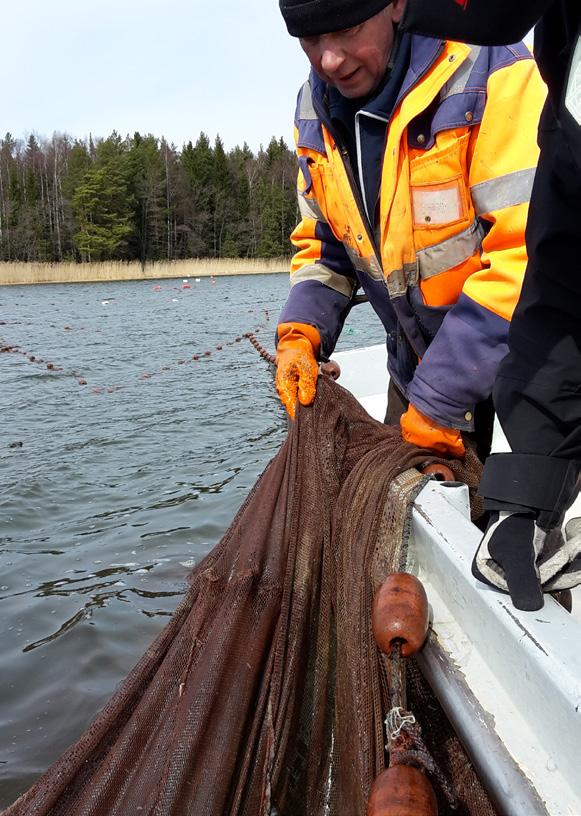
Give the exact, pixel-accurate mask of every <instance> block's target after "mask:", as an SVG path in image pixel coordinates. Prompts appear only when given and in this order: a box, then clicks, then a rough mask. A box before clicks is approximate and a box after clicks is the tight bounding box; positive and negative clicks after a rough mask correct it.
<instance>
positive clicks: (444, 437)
mask: <svg viewBox="0 0 581 816" xmlns="http://www.w3.org/2000/svg"><path fill="white" fill-rule="evenodd" d="M400 425H401V435H402V436H403V438H404V440H405V441H406V442H409V444H410V445H415V446H416V447H418V448H428V449H429V450H433V451H435V452H436V453H441V454H443V455H444V456H451V457H453V458H454V459H462V458H463V457H464V455H465V453H466V449H465V448H464V443H463V442H462V434H461V433H460V431H458V430H456V429H454V428H445V427H444V426H443V425H440V424H439V423H438V422H436V420H435V419H430V417H428V416H426V415H425V414H422V413H421V412H420V411H418V409H417V408H414V406H413V405H411V404H410V406H409V408H408V409H407V411H406V412H405V414H402V417H401V419H400Z"/></svg>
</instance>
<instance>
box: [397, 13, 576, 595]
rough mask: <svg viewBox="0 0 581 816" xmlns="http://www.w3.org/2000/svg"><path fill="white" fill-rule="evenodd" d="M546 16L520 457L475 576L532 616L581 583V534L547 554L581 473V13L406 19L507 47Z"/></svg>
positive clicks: (488, 495) (493, 474) (504, 374)
mask: <svg viewBox="0 0 581 816" xmlns="http://www.w3.org/2000/svg"><path fill="white" fill-rule="evenodd" d="M541 15H543V16H542V20H541V22H540V23H539V25H538V26H537V29H536V32H535V54H536V56H537V59H538V62H539V67H540V70H541V73H542V76H543V78H544V79H545V81H546V83H547V85H548V89H549V95H548V99H547V103H546V106H545V109H544V111H543V115H542V119H541V125H540V128H539V144H540V147H541V158H540V161H539V170H538V173H537V177H536V180H535V186H534V190H533V195H532V201H531V210H530V217H529V223H528V226H527V247H528V252H529V257H530V262H529V267H528V270H527V274H526V278H525V283H524V287H523V292H522V297H521V299H520V301H519V304H518V307H517V309H516V312H515V315H514V319H513V322H512V325H511V329H510V336H509V347H510V354H509V355H508V356H507V357H506V358H505V360H504V361H503V363H502V365H501V366H500V370H499V375H498V378H497V381H496V384H495V387H494V402H495V407H496V410H497V412H498V416H499V419H500V422H501V424H502V427H503V429H504V431H505V433H506V436H507V438H508V441H509V443H510V446H511V449H512V453H507V454H497V455H495V456H492V457H491V458H490V459H489V460H488V461H487V463H486V467H485V469H484V475H483V478H482V482H481V486H480V491H481V493H482V494H483V495H484V497H485V500H486V505H487V507H488V509H489V510H491V511H492V512H493V513H494V515H493V516H492V518H491V523H490V525H489V528H488V530H487V532H486V535H485V537H484V539H483V541H482V543H481V546H480V548H479V551H478V553H477V555H476V558H475V561H474V565H473V572H474V574H475V576H476V577H478V578H480V579H481V580H483V581H486V582H487V583H491V584H493V585H494V586H497V587H499V588H503V589H504V590H508V591H509V592H510V594H511V597H512V600H513V603H514V605H515V606H516V607H518V608H520V609H528V610H537V609H540V608H541V607H542V606H543V594H542V588H541V584H543V587H544V588H545V589H547V590H549V589H563V588H568V587H571V586H574V585H575V584H576V583H578V582H579V580H581V558H580V557H579V554H578V553H579V544H580V541H579V539H580V538H581V536H579V534H578V533H579V532H581V531H579V529H578V525H574V526H573V529H572V530H569V532H571V533H572V535H571V536H569V540H568V541H567V543H566V544H565V545H561V546H560V547H558V548H557V552H556V553H555V554H553V556H552V558H551V557H548V555H549V553H547V549H548V546H547V542H548V541H549V540H550V539H551V538H553V539H554V538H555V535H554V532H555V531H558V530H559V528H560V526H561V524H562V522H563V515H564V512H565V510H566V509H567V508H568V507H569V506H570V505H571V503H572V502H573V500H574V498H575V496H576V495H577V493H578V483H579V474H580V472H581V261H580V260H579V258H580V249H581V217H580V213H581V4H579V2H578V0H529V2H527V3H523V2H522V0H512V2H510V1H509V0H468V2H461V3H460V4H458V2H457V0H430V2H429V3H426V2H424V0H410V6H409V9H408V10H407V19H406V25H407V27H408V28H409V29H412V30H421V31H423V32H426V33H428V34H433V35H440V34H441V33H442V31H446V32H448V33H449V34H450V35H451V36H454V37H458V38H460V39H468V40H469V41H470V42H481V43H482V42H486V43H494V42H495V43H500V42H507V41H509V40H511V39H513V38H515V37H518V36H521V35H522V34H523V33H524V32H526V31H527V30H529V29H530V28H531V26H532V25H533V24H534V23H535V22H536V21H537V20H538V18H539V17H540V16H541ZM549 533H551V535H549ZM575 533H577V535H575Z"/></svg>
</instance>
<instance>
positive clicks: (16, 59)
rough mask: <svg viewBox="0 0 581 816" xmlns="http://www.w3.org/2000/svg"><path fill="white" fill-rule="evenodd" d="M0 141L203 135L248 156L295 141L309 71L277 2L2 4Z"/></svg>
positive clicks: (177, 139) (47, 0) (26, 0)
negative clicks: (276, 142)
mask: <svg viewBox="0 0 581 816" xmlns="http://www.w3.org/2000/svg"><path fill="white" fill-rule="evenodd" d="M2 6H3V8H2V14H1V19H2V34H3V35H2V48H1V50H0V83H1V84H0V87H1V89H2V91H1V101H0V132H1V135H2V136H3V135H4V134H5V133H6V132H7V131H10V132H11V133H12V134H13V136H15V137H18V138H22V137H24V136H26V135H27V134H29V133H31V132H34V133H37V134H39V135H41V136H51V135H52V133H53V132H55V131H57V132H60V133H63V132H64V133H69V134H70V135H72V136H76V137H81V138H82V137H86V136H88V134H89V133H92V134H93V136H107V135H109V134H110V133H111V131H112V130H113V129H115V130H117V131H118V132H119V133H121V135H123V136H124V135H125V134H127V133H129V134H133V133H134V131H140V132H141V133H153V134H154V135H156V136H161V135H164V136H165V137H166V138H167V139H168V141H170V142H174V143H175V144H176V145H178V147H181V145H182V144H183V143H184V142H186V141H188V140H189V139H192V140H193V141H195V139H196V138H197V136H198V135H199V133H200V131H201V130H204V131H206V132H207V133H208V135H209V136H210V137H211V138H212V139H213V138H214V137H215V135H216V133H219V134H220V135H221V136H222V138H223V140H224V142H225V144H226V147H228V148H229V147H233V146H234V145H236V144H242V142H244V141H247V142H248V144H249V145H250V147H251V148H252V149H253V150H256V149H257V148H258V147H259V145H260V144H261V143H264V144H267V143H268V141H269V139H270V137H271V136H277V137H279V136H283V137H284V138H285V140H286V141H287V142H289V143H290V142H291V140H292V120H293V114H294V106H295V100H296V94H297V91H298V89H299V87H300V85H301V83H302V82H303V81H304V79H305V78H306V75H307V69H308V65H307V62H306V58H305V56H304V55H303V53H302V51H301V50H300V46H299V44H298V42H297V41H296V40H293V39H292V38H291V37H289V36H288V34H287V32H286V28H285V26H284V22H283V20H282V18H281V16H280V13H279V10H278V0H155V2H154V0H92V1H91V2H88V0H17V2H15V3H9V2H8V0H3V1H2Z"/></svg>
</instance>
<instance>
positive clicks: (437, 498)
mask: <svg viewBox="0 0 581 816" xmlns="http://www.w3.org/2000/svg"><path fill="white" fill-rule="evenodd" d="M333 359H335V360H336V361H337V362H338V363H339V365H340V366H341V370H342V374H341V378H340V380H339V382H340V383H341V385H343V386H344V387H345V388H347V389H348V390H349V391H351V392H352V393H353V394H354V395H355V396H356V397H357V398H358V399H359V401H360V402H361V403H362V405H363V406H364V407H365V408H366V410H367V411H368V412H369V414H370V415H371V416H373V417H374V418H375V419H378V420H380V421H381V420H383V417H384V416H385V409H386V404H387V384H388V377H387V370H386V350H385V347H384V346H371V347H368V348H364V349H357V350H354V351H349V352H343V353H340V354H336V355H335V356H334V358H333ZM494 448H495V450H497V451H498V450H503V449H507V445H506V440H505V439H504V436H503V434H502V430H501V429H500V428H499V427H497V428H496V429H495V440H494ZM571 514H572V515H581V512H580V510H579V508H578V507H577V508H576V507H575V506H574V508H572V512H571ZM480 537H481V533H480V531H479V530H478V529H477V528H476V527H475V526H474V525H473V524H472V523H471V522H470V519H469V508H468V497H467V488H466V486H465V485H457V484H455V483H454V484H448V485H446V484H445V483H444V484H442V483H438V482H435V481H432V482H430V483H429V484H428V485H426V487H425V488H424V489H423V490H422V491H421V493H420V494H419V496H418V498H417V500H416V502H415V505H414V509H413V540H412V542H411V556H412V568H413V569H414V571H415V572H417V574H418V576H419V577H420V579H421V580H422V582H423V584H424V586H425V588H426V592H427V594H428V599H429V602H430V611H431V625H432V635H431V638H430V641H429V642H428V644H427V646H426V647H425V648H424V650H423V653H422V655H421V658H420V662H421V667H422V670H423V672H424V674H425V676H426V678H427V679H428V681H429V682H430V684H431V685H432V687H433V689H434V691H435V693H436V695H437V696H438V698H439V700H440V703H441V705H442V706H443V708H444V709H445V711H446V712H447V715H448V717H449V719H450V720H451V722H452V724H453V726H454V727H455V729H456V731H457V733H458V735H459V737H460V738H461V739H462V741H463V743H464V745H465V748H466V750H467V752H468V754H469V756H470V758H471V760H472V761H473V763H474V765H475V767H476V768H477V770H478V772H479V775H480V777H481V779H482V782H483V784H484V785H485V786H486V788H487V790H488V791H489V794H490V796H491V798H492V800H493V802H494V804H495V806H496V808H497V809H498V811H499V813H501V814H502V816H542V814H550V816H579V814H581V774H580V773H579V752H580V751H581V624H580V622H579V620H577V619H576V618H577V615H578V614H579V612H578V610H579V609H581V598H579V594H577V596H576V598H575V599H574V614H573V615H570V614H568V613H567V612H565V610H564V609H563V608H562V607H561V606H560V605H559V604H558V603H557V602H556V601H554V600H553V598H552V597H550V596H547V597H546V600H545V606H544V608H543V609H542V610H541V611H540V612H520V611H519V610H516V609H515V608H514V607H513V606H512V604H511V603H510V599H509V598H508V596H506V595H502V594H500V593H498V592H496V591H494V590H492V589H489V588H487V587H486V586H484V585H482V584H480V583H479V582H477V581H476V580H475V579H474V578H473V577H472V574H471V571H470V566H471V562H472V558H473V555H474V553H475V552H476V548H477V546H478V543H479V540H480Z"/></svg>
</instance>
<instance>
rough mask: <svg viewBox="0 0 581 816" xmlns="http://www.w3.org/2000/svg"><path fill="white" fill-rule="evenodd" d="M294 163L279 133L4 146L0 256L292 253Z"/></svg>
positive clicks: (0, 146)
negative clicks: (238, 139) (229, 142)
mask: <svg viewBox="0 0 581 816" xmlns="http://www.w3.org/2000/svg"><path fill="white" fill-rule="evenodd" d="M297 218H298V213H297V203H296V158H295V155H294V153H293V152H292V151H291V150H289V148H288V147H287V145H286V144H285V142H284V141H283V140H282V139H279V140H277V139H274V138H273V139H272V140H271V142H270V144H269V145H268V147H267V148H266V149H262V148H261V149H260V150H259V152H258V153H256V154H255V153H253V152H252V150H250V148H249V147H248V145H246V144H244V145H243V146H242V147H235V148H234V149H233V150H230V151H226V150H225V149H224V145H223V142H222V141H221V139H220V137H217V138H216V140H215V142H214V143H213V144H211V142H210V140H209V139H208V137H207V136H206V135H205V134H204V133H201V134H200V136H199V138H198V140H197V141H196V142H195V144H194V143H192V142H189V143H188V144H187V145H185V146H184V147H183V148H182V149H181V150H178V149H177V148H176V147H175V146H174V145H170V144H168V143H167V142H166V141H165V140H164V139H159V138H156V137H155V136H152V135H146V136H142V135H140V134H139V133H136V134H135V135H134V136H133V137H126V138H121V136H119V135H118V134H117V133H113V134H112V135H111V136H109V137H108V138H106V139H95V140H93V139H92V138H91V139H88V140H86V141H82V140H79V139H72V138H70V137H68V136H66V135H55V136H53V138H52V139H50V140H43V139H40V138H38V137H36V136H34V135H32V136H30V137H29V138H28V140H27V141H20V140H16V139H14V138H13V137H12V136H11V135H10V134H6V136H5V137H4V138H3V139H2V140H1V141H0V260H1V261H28V262H31V261H41V262H58V261H90V262H94V261H105V260H127V261H134V260H138V261H141V262H142V263H146V262H151V261H159V260H170V261H171V260H181V259H186V258H238V257H239V258H244V257H251V258H255V257H262V258H272V257H280V256H283V255H289V254H290V252H291V245H290V242H289V234H290V232H291V230H292V229H293V227H294V226H295V224H296V221H297Z"/></svg>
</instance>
